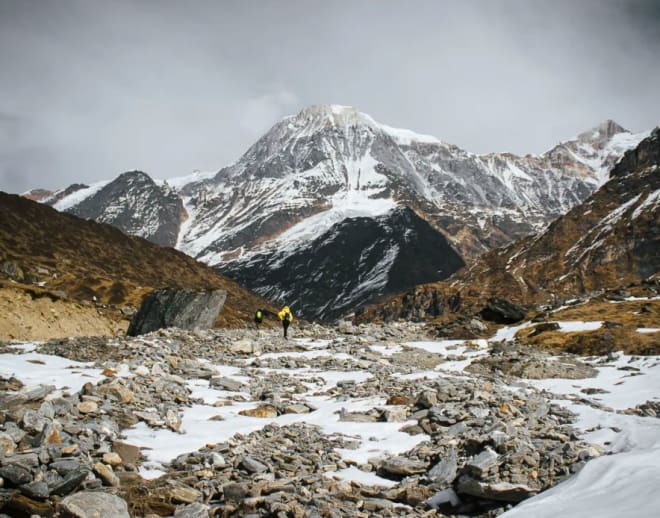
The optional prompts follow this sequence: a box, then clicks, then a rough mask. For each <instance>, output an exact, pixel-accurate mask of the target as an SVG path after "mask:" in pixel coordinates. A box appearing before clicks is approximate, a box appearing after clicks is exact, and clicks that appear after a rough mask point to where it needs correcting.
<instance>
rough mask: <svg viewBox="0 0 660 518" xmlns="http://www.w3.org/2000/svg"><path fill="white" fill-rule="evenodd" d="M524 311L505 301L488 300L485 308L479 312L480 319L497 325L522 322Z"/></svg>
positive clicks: (524, 315)
mask: <svg viewBox="0 0 660 518" xmlns="http://www.w3.org/2000/svg"><path fill="white" fill-rule="evenodd" d="M526 316H527V315H526V313H525V310H524V309H523V308H521V307H520V306H518V305H517V304H514V303H513V302H510V301H508V300H505V299H495V298H493V299H490V300H489V301H488V302H487V304H486V307H485V308H484V309H482V310H481V317H482V318H483V319H484V320H488V321H489V322H495V323H497V324H515V323H516V322H520V321H521V320H524V319H525V317H526Z"/></svg>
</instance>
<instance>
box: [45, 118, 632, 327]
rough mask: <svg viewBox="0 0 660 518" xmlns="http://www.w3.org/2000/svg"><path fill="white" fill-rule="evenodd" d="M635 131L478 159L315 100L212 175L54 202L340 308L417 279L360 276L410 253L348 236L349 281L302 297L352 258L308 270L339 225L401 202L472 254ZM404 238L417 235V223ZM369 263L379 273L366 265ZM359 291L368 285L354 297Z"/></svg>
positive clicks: (515, 229)
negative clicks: (358, 245)
mask: <svg viewBox="0 0 660 518" xmlns="http://www.w3.org/2000/svg"><path fill="white" fill-rule="evenodd" d="M640 138H641V136H639V135H632V134H630V133H629V132H627V131H625V130H624V129H623V128H621V127H620V126H618V125H617V124H616V123H614V122H612V121H606V122H605V123H603V124H602V125H600V126H598V127H596V128H594V129H593V130H590V131H588V132H585V133H583V134H580V135H579V136H578V137H576V138H575V139H573V140H569V141H566V142H563V143H561V144H559V145H557V146H555V147H554V148H553V149H551V150H550V151H548V152H546V153H544V154H542V155H539V156H532V155H526V156H516V155H512V154H508V153H503V154H488V155H475V154H472V153H469V152H467V151H464V150H462V149H460V148H459V147H457V146H454V145H451V144H447V143H445V142H442V141H440V140H438V139H436V138H434V137H429V136H425V135H418V134H415V133H413V132H410V131H407V130H400V129H395V128H391V127H389V126H386V125H383V124H380V123H378V122H376V121H374V120H373V119H372V118H371V117H369V116H368V115H366V114H364V113H361V112H359V111H357V110H355V109H353V108H349V107H343V106H313V107H310V108H307V109H305V110H303V111H302V112H300V113H299V114H297V115H296V116H293V117H288V118H285V119H284V120H282V121H281V122H279V123H278V124H276V125H275V126H274V127H273V128H272V129H271V130H270V131H269V132H268V133H266V134H265V135H264V136H263V137H262V138H261V139H259V140H258V141H257V142H256V143H255V144H254V145H253V146H252V147H251V148H250V149H249V150H248V151H247V152H246V153H245V154H244V155H243V156H242V157H241V158H240V159H239V160H238V161H237V162H236V163H235V164H234V165H232V166H230V167H227V168H224V169H222V170H220V171H219V172H218V173H216V174H198V175H193V176H191V177H184V178H180V179H175V180H172V181H168V182H167V184H166V183H165V182H160V183H158V182H151V181H149V180H147V178H145V177H146V175H143V174H138V173H130V175H133V176H127V175H122V176H121V177H119V178H118V179H117V180H115V181H114V182H111V183H109V184H105V183H104V184H99V185H97V186H92V187H88V188H86V189H77V190H75V192H73V193H72V194H69V195H67V196H64V197H62V193H55V194H54V195H53V198H52V199H53V200H58V201H57V203H56V204H55V207H56V208H58V209H61V210H67V211H71V212H74V213H77V214H79V215H82V216H84V217H88V218H93V219H96V220H97V221H104V222H108V223H111V224H114V225H116V226H118V227H119V228H121V229H122V230H124V231H125V232H128V233H132V234H137V235H141V236H143V237H147V238H149V239H152V240H158V242H160V243H163V244H169V245H172V244H176V247H177V248H178V249H179V250H182V251H183V252H185V253H187V254H189V255H191V256H193V257H196V258H198V259H200V260H202V261H204V262H206V263H207V264H210V265H213V266H217V267H218V268H219V269H221V270H222V271H225V272H227V273H229V274H231V275H232V276H235V277H236V278H240V279H241V280H242V281H243V282H245V283H246V285H247V286H248V287H250V288H251V289H254V290H255V291H257V292H259V293H262V294H266V293H268V294H269V295H273V296H275V297H276V298H277V299H278V300H280V301H282V302H286V303H289V304H290V303H291V301H296V303H297V304H300V306H299V307H297V308H296V309H297V311H298V312H302V313H303V314H305V315H308V316H315V317H316V316H319V315H321V314H323V315H327V316H328V317H332V316H336V315H338V314H340V313H341V312H342V311H343V309H344V307H343V306H342V305H341V304H340V303H337V302H336V301H343V300H351V301H356V302H357V301H359V302H363V301H367V300H370V299H373V298H374V297H376V296H380V295H383V294H388V293H392V291H390V290H392V289H394V287H395V286H396V287H397V288H406V287H410V286H411V285H408V286H405V285H401V284H400V283H397V282H396V281H391V282H390V281H387V282H377V283H373V282H371V283H369V282H367V283H365V282H362V281H361V279H362V280H363V279H366V278H369V277H370V276H376V277H378V278H389V277H390V276H391V277H396V276H397V275H398V274H397V273H396V271H391V269H390V267H391V266H393V265H395V264H401V263H402V262H403V261H404V259H403V258H404V255H403V254H404V252H402V250H403V248H402V247H400V246H398V245H397V248H396V249H395V247H394V244H392V248H389V249H385V248H383V247H377V249H378V253H379V257H378V258H377V259H376V258H375V257H374V253H375V252H374V250H373V249H369V250H367V249H363V250H362V251H360V252H358V251H356V250H353V249H351V250H349V249H347V248H345V247H343V248H342V247H341V246H340V243H342V242H344V243H352V242H353V241H354V240H353V239H352V238H350V237H348V238H341V239H339V240H338V241H337V244H336V245H335V246H333V247H332V248H333V253H334V254H335V255H334V257H335V258H336V259H337V261H338V262H339V263H341V262H342V261H341V259H340V258H346V257H353V260H352V263H351V268H352V269H353V272H354V276H353V278H352V279H350V281H345V282H344V281H342V282H341V283H339V284H338V285H337V286H335V288H334V289H332V290H331V291H330V292H329V293H327V294H326V295H325V297H324V298H323V299H321V298H320V297H316V298H314V297H312V298H310V297H309V296H308V295H307V294H309V293H311V292H314V291H317V290H316V284H315V282H313V281H312V279H314V278H316V277H317V276H318V277H319V278H326V279H330V278H331V277H332V276H333V275H334V274H335V271H337V270H341V269H343V268H344V267H345V266H346V265H345V264H344V265H342V264H333V263H332V262H331V261H325V263H324V264H325V266H326V267H325V268H324V269H322V270H321V271H319V270H318V268H322V267H323V266H324V264H321V263H323V261H321V262H320V263H319V264H317V265H312V264H311V263H310V259H309V252H310V249H312V250H313V249H314V246H318V242H319V240H320V241H322V242H328V241H329V240H331V239H332V236H335V237H337V238H339V236H343V235H344V234H345V233H346V232H347V231H350V230H351V228H355V229H357V228H358V226H352V225H351V224H344V222H345V220H347V219H349V218H370V219H371V220H372V223H371V225H372V226H378V224H379V223H378V221H380V220H379V218H382V217H384V218H392V217H394V216H391V213H392V211H393V210H395V209H396V208H402V207H407V208H408V209H410V210H412V211H414V213H415V214H416V215H417V217H419V218H421V219H423V220H425V221H426V222H428V224H429V225H430V228H431V229H432V230H433V231H434V232H436V233H437V234H438V236H436V237H435V238H434V239H436V240H438V241H442V240H443V239H444V238H446V239H447V240H448V242H449V245H450V246H451V247H453V248H454V249H455V250H456V251H457V252H458V253H459V254H460V255H461V256H462V258H463V259H464V260H466V261H469V260H472V259H474V258H475V257H476V256H478V255H479V254H481V253H483V252H484V251H486V250H488V249H490V248H493V247H497V246H501V245H504V244H508V243H510V242H512V241H513V240H515V239H518V238H520V237H523V236H525V235H527V234H529V233H531V232H533V231H536V230H539V229H540V228H542V227H543V226H545V225H547V224H548V223H549V222H550V221H552V220H553V219H554V218H556V217H557V216H559V215H561V214H563V213H565V212H566V211H568V210H569V209H570V208H572V207H573V206H575V205H576V204H578V203H579V202H581V201H582V200H584V199H585V198H586V197H587V196H588V195H589V194H590V193H591V192H593V191H594V190H595V189H596V188H597V187H598V186H599V185H601V184H602V182H603V181H604V180H605V179H606V177H607V171H608V170H609V168H610V167H611V166H612V165H613V164H614V163H615V162H616V160H618V158H620V156H621V154H622V153H623V152H624V151H625V150H626V149H628V148H629V147H631V146H634V145H635V144H636V143H637V142H638V141H639V139H640ZM174 191H176V195H175V193H174ZM176 196H178V199H179V200H181V201H180V203H182V205H183V211H182V210H181V207H180V205H179V203H177V199H175V198H176ZM147 209H148V210H147ZM413 220H414V218H409V221H410V222H412V221H413ZM406 230H407V229H406ZM404 233H406V231H404ZM175 234H176V235H177V238H176V239H174V235H175ZM407 235H408V236H409V237H411V238H414V237H415V236H419V235H421V234H419V233H417V232H415V231H414V229H413V228H412V227H411V228H410V232H409V233H407ZM443 236H444V237H443ZM358 241H359V240H358ZM315 242H316V245H315V244H314V243H315ZM364 243H365V245H366V244H369V243H370V240H368V239H367V240H365V241H364ZM407 246H411V247H412V248H418V249H424V248H425V243H422V242H412V241H411V240H410V239H408V240H407ZM404 248H405V247H404ZM442 248H443V250H444V249H446V247H444V246H443V247H442ZM362 252H364V254H363V253H362ZM453 255H454V253H453V252H450V253H449V256H448V259H447V260H446V261H440V262H439V263H438V265H437V267H436V268H434V269H433V268H431V269H429V268H427V267H426V266H424V265H422V264H421V263H419V264H418V261H422V262H423V261H425V260H426V259H424V258H422V257H421V256H420V255H415V254H407V256H406V261H407V264H406V266H405V269H407V270H408V271H417V270H420V271H424V272H426V274H425V275H419V276H416V277H415V278H414V279H413V278H410V280H411V281H413V280H414V281H416V282H419V281H422V280H423V281H424V282H432V281H435V280H441V279H442V278H445V277H446V276H448V275H450V274H451V273H453V271H454V270H452V269H450V268H448V266H449V265H453V266H455V267H457V266H460V264H461V263H460V261H457V262H456V261H453V259H449V258H450V257H453ZM394 256H397V257H399V260H398V261H395V260H393V257H394ZM367 257H369V259H368V260H366V258H367ZM361 259H365V260H361ZM344 262H345V261H344ZM284 263H286V265H287V269H292V270H301V269H305V268H309V267H314V268H317V270H315V271H314V272H313V274H311V272H310V274H309V275H307V276H305V277H303V278H299V279H298V282H296V283H295V284H292V283H291V282H290V280H289V279H288V277H287V275H274V276H268V275H265V274H264V272H267V271H269V269H270V268H272V267H273V265H275V264H276V265H282V264H284ZM374 265H379V268H380V270H378V271H375V272H374V271H372V268H373V266H374ZM431 270H432V271H431ZM287 271H288V270H287ZM398 271H401V270H398ZM266 277H268V278H266ZM280 279H281V281H280ZM356 287H360V291H361V292H360V293H354V290H355V288H356ZM320 291H324V289H322V290H320ZM333 301H335V302H333Z"/></svg>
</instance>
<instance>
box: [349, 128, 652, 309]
mask: <svg viewBox="0 0 660 518" xmlns="http://www.w3.org/2000/svg"><path fill="white" fill-rule="evenodd" d="M610 178H611V179H610V180H609V181H608V182H607V183H606V184H605V185H603V187H601V188H600V189H599V190H598V191H596V192H595V193H594V194H593V195H592V196H590V197H589V198H588V199H587V200H586V201H585V202H583V203H582V204H580V205H578V206H577V207H575V208H574V209H572V210H571V211H570V212H569V213H568V214H566V215H564V216H562V217H560V218H559V219H557V220H556V221H554V222H553V223H552V224H551V225H550V226H549V227H548V228H547V229H546V230H545V231H544V232H542V233H540V234H538V235H536V236H530V237H528V238H525V239H523V240H521V241H519V242H516V243H514V244H512V245H510V246H508V247H506V248H503V249H499V250H493V251H491V252H489V253H487V254H484V255H483V256H482V257H481V258H480V259H479V260H478V261H477V262H476V263H475V264H473V265H472V266H471V267H470V268H469V269H467V270H464V271H461V272H458V273H457V274H456V275H455V276H454V277H452V278H450V279H448V280H447V281H446V282H441V283H437V284H431V285H426V286H419V287H417V288H415V289H414V290H412V291H409V292H407V293H404V294H402V295H400V296H398V297H396V298H394V299H391V300H389V301H387V302H386V303H384V304H383V305H381V306H378V307H373V308H369V309H368V310H366V311H365V313H364V314H363V315H362V318H372V317H376V316H380V317H385V318H388V317H391V316H392V315H394V314H396V315H397V316H401V317H404V318H405V317H410V316H411V315H416V316H417V317H420V316H422V318H424V317H433V316H437V312H435V313H436V314H433V312H428V311H427V310H428V309H429V308H431V306H433V305H435V306H437V301H438V300H447V299H448V297H449V296H450V294H452V293H456V292H460V293H461V294H462V295H463V299H464V301H467V302H468V303H475V304H479V303H481V304H482V305H483V302H484V301H485V299H486V298H488V297H503V298H506V299H509V300H513V301H516V302H519V303H523V304H530V303H538V302H547V301H553V300H561V299H565V298H568V297H572V296H575V295H580V294H586V293H589V292H593V291H596V290H602V289H607V288H619V287H622V286H627V285H629V284H631V283H639V282H640V281H642V280H645V279H649V278H653V277H655V278H657V276H658V271H659V270H660V129H658V128H656V129H655V130H654V131H653V132H652V133H651V134H650V136H649V137H648V138H646V139H644V140H643V141H642V142H641V143H640V144H639V145H638V146H637V147H636V148H635V149H633V150H630V151H628V152H627V153H626V154H625V155H624V156H623V158H622V159H621V160H620V161H619V163H618V164H616V166H615V167H614V168H613V169H612V172H611V174H610Z"/></svg>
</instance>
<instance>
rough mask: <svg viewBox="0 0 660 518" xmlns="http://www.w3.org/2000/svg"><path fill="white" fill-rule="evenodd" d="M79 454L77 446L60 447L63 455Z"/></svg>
mask: <svg viewBox="0 0 660 518" xmlns="http://www.w3.org/2000/svg"><path fill="white" fill-rule="evenodd" d="M79 452H80V447H79V446H78V445H77V444H71V445H69V446H63V447H62V454H63V455H76V454H77V453H79Z"/></svg>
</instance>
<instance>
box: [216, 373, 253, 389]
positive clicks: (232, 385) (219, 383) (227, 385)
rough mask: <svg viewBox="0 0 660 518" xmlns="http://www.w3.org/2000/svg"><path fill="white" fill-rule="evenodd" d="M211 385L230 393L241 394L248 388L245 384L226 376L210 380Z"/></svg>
mask: <svg viewBox="0 0 660 518" xmlns="http://www.w3.org/2000/svg"><path fill="white" fill-rule="evenodd" d="M209 384H210V385H211V387H213V388H216V389H220V390H228V391H229V392H240V391H242V390H245V389H246V388H247V387H246V386H245V384H244V383H241V382H240V381H236V380H233V379H231V378H227V377H225V376H214V377H212V378H211V379H210V381H209Z"/></svg>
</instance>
